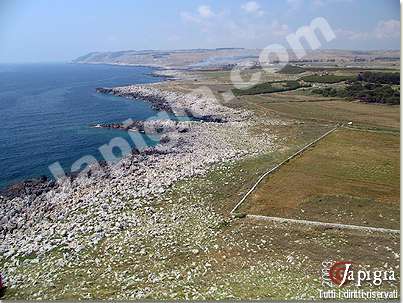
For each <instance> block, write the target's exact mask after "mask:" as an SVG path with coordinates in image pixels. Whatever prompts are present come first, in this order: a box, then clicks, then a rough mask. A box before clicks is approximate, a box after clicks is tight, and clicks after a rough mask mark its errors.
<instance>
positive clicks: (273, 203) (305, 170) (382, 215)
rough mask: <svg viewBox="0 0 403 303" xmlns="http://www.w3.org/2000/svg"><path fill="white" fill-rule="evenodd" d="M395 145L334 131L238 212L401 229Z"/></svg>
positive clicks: (381, 136)
mask: <svg viewBox="0 0 403 303" xmlns="http://www.w3.org/2000/svg"><path fill="white" fill-rule="evenodd" d="M399 140H400V138H399V135H395V134H390V133H382V132H368V131H361V130H349V129H341V130H337V131H336V132H335V133H333V134H331V135H330V136H328V137H326V138H325V139H324V140H322V141H320V142H319V143H317V144H316V145H315V146H314V147H312V148H311V149H309V150H308V151H306V152H305V153H304V154H303V155H301V156H299V157H297V158H295V159H293V160H291V161H290V162H289V163H287V164H285V165H284V166H282V167H281V168H280V170H278V171H277V172H275V173H273V174H272V175H271V176H269V177H268V178H267V179H265V180H264V182H263V183H261V184H260V185H259V187H258V189H257V190H256V191H255V192H254V193H253V194H252V195H251V196H250V199H248V200H247V203H245V204H244V205H243V207H242V208H241V210H240V211H241V212H246V213H248V214H258V215H267V216H275V217H285V218H294V219H306V220H314V221H321V222H331V223H342V224H355V225H366V226H376V227H385V228H395V229H399V226H400V211H399V209H400V208H399V207H400V171H399V167H400V165H399V164H400V158H399V157H400V155H399Z"/></svg>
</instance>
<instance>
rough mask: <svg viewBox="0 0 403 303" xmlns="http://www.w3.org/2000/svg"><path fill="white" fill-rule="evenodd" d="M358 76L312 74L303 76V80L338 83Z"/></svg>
mask: <svg viewBox="0 0 403 303" xmlns="http://www.w3.org/2000/svg"><path fill="white" fill-rule="evenodd" d="M356 78H357V77H356V76H338V75H327V74H324V75H310V76H305V77H302V78H301V80H303V81H305V82H311V83H328V84H331V83H338V82H343V81H348V80H351V81H352V80H355V79H356Z"/></svg>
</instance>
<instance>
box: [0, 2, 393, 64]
mask: <svg viewBox="0 0 403 303" xmlns="http://www.w3.org/2000/svg"><path fill="white" fill-rule="evenodd" d="M316 17H323V18H325V19H326V21H327V22H328V23H329V25H330V27H331V29H332V30H333V31H334V33H335V35H336V38H335V39H333V40H332V41H330V42H326V41H325V40H322V41H321V42H323V43H322V48H326V49H352V50H374V49H400V3H399V0H376V1H369V0H256V1H248V0H214V1H213V0H200V1H199V0H187V1H186V0H169V1H166V0H114V1H111V0H109V1H107V0H85V1H79V0H35V1H32V0H0V62H9V63H11V62H57V61H63V62H65V61H70V60H72V59H74V58H76V57H78V56H81V55H84V54H86V53H89V52H94V51H119V50H144V49H158V50H171V49H190V48H216V47H243V48H264V47H266V46H268V45H270V44H273V43H278V44H281V45H283V46H284V47H285V48H288V47H287V40H286V37H287V35H288V34H291V33H295V31H296V30H298V29H299V28H300V27H302V26H305V25H309V24H310V22H311V21H312V20H313V19H314V18H316Z"/></svg>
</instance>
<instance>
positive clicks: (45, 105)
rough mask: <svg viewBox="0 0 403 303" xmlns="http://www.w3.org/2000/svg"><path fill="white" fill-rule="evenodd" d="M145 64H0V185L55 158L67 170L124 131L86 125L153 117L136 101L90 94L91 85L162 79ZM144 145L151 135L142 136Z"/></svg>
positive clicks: (41, 169)
mask: <svg viewBox="0 0 403 303" xmlns="http://www.w3.org/2000/svg"><path fill="white" fill-rule="evenodd" d="M152 72H153V69H151V68H146V67H130V66H113V65H84V64H63V63H60V64H18V65H0V187H1V188H4V187H5V186H7V185H9V184H11V183H14V182H18V181H21V180H24V179H27V178H31V177H37V176H40V175H47V176H51V173H50V171H49V168H48V166H49V165H50V164H52V163H54V162H56V161H59V163H60V164H61V166H62V167H63V168H64V169H65V171H66V172H69V169H70V168H71V165H72V164H73V163H74V162H75V161H76V160H78V159H79V158H80V157H82V156H84V155H91V156H93V157H95V158H96V159H99V160H102V159H103V157H102V155H101V153H100V151H99V150H98V148H99V147H100V146H101V145H104V144H107V143H109V142H110V140H111V139H113V138H115V137H117V136H118V137H122V138H125V139H126V140H127V141H128V142H129V143H131V145H132V146H134V144H132V140H130V139H129V136H128V134H127V133H126V132H124V131H120V130H111V129H97V128H91V127H90V125H91V124H94V123H99V122H123V121H124V120H126V119H128V118H131V119H133V120H142V119H147V118H150V117H152V116H154V115H156V112H155V110H153V109H152V108H151V107H150V105H149V104H148V103H146V102H144V101H141V100H136V101H133V100H129V99H125V98H120V97H116V96H109V95H102V94H98V93H96V92H95V88H96V87H111V86H121V85H127V84H134V83H151V82H156V81H160V80H162V79H160V78H157V77H154V76H152V75H151V73H152ZM145 140H146V141H147V143H148V144H149V145H155V144H156V143H157V141H155V140H156V139H150V138H145Z"/></svg>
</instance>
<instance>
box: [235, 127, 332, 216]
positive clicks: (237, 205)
mask: <svg viewBox="0 0 403 303" xmlns="http://www.w3.org/2000/svg"><path fill="white" fill-rule="evenodd" d="M339 127H340V126H339V125H337V126H336V127H334V128H332V129H331V130H329V131H327V132H326V133H324V134H323V135H322V136H320V137H319V138H317V139H315V140H313V141H312V142H311V143H308V144H307V145H305V146H304V147H303V148H301V149H300V150H298V151H297V152H295V153H294V154H292V155H291V156H289V157H288V158H287V159H285V160H284V161H282V162H281V163H279V164H277V165H276V166H274V167H273V168H271V169H270V170H268V171H267V172H265V173H264V174H263V175H261V176H260V178H259V179H258V180H257V181H256V182H255V184H254V185H253V186H252V187H251V189H250V190H249V191H248V192H247V193H246V194H245V195H244V196H243V197H242V199H241V200H240V201H239V202H238V203H237V204H236V205H235V207H234V208H233V209H232V210H231V212H230V214H233V213H234V212H235V211H236V210H237V209H238V208H239V207H240V206H241V205H242V203H243V202H245V200H246V198H247V197H248V196H249V195H250V194H251V193H252V192H253V191H254V190H255V189H256V187H257V186H258V185H259V183H260V182H262V180H263V179H264V178H265V177H267V176H268V175H270V174H271V173H273V172H275V171H276V170H278V169H279V168H280V167H281V166H282V165H283V164H285V163H287V162H289V161H290V160H291V159H293V158H295V157H296V156H299V155H301V154H302V153H303V152H304V151H305V150H307V149H308V148H309V147H311V146H312V145H314V144H315V143H317V142H319V141H320V140H322V139H324V138H325V137H327V136H328V135H330V134H331V133H333V132H334V131H335V130H336V129H338V128H339Z"/></svg>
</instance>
